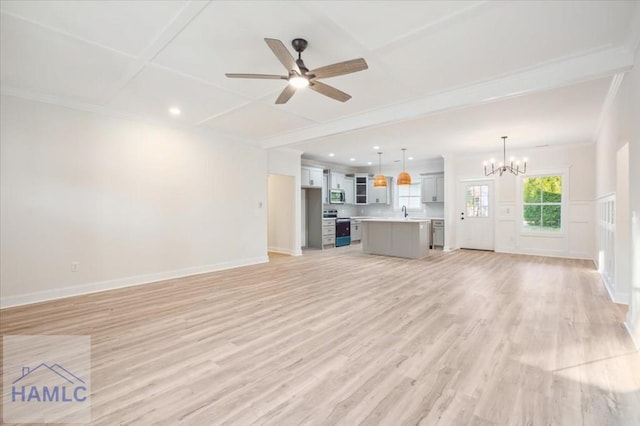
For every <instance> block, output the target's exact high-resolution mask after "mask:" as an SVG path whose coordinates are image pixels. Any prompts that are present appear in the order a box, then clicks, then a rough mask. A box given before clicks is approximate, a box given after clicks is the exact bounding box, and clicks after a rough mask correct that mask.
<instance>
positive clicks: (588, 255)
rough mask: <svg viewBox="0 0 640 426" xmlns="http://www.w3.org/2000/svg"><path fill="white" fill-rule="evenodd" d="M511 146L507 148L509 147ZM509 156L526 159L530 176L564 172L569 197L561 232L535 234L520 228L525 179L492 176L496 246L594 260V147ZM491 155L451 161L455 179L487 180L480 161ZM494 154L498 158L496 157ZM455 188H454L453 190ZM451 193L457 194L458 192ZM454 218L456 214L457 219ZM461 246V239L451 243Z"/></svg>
mask: <svg viewBox="0 0 640 426" xmlns="http://www.w3.org/2000/svg"><path fill="white" fill-rule="evenodd" d="M507 150H508V147H507ZM508 154H509V155H514V156H516V157H528V158H529V162H528V166H527V174H526V175H524V177H527V176H531V175H535V174H537V173H540V174H543V173H563V174H564V180H563V195H564V197H565V200H566V205H565V206H566V209H565V211H564V216H563V223H564V226H563V228H564V232H563V233H562V234H561V235H559V236H552V237H547V236H531V235H523V234H522V232H521V229H520V228H521V223H522V220H521V217H522V209H521V195H520V194H521V186H520V182H521V181H520V179H521V177H516V176H514V175H512V174H505V175H503V176H494V177H493V179H494V182H495V185H494V188H495V197H496V198H495V201H496V210H497V211H496V221H495V250H496V251H498V252H505V253H522V254H534V255H544V256H557V257H569V258H580V259H592V258H593V255H594V252H595V232H594V229H595V228H594V226H595V225H594V207H593V205H594V204H593V199H594V190H593V188H594V185H595V181H594V177H593V167H594V154H595V149H594V146H593V145H573V146H561V147H555V148H554V147H549V148H534V149H532V150H527V151H517V150H514V151H509V150H508ZM489 157H491V156H490V155H489V156H474V157H464V158H462V157H458V158H455V159H454V160H453V162H454V164H453V167H452V168H453V169H454V170H455V171H456V177H455V182H458V181H460V180H462V179H485V176H484V171H483V168H482V163H483V161H484V160H486V159H487V158H489ZM494 157H496V158H498V156H497V155H495V156H494ZM451 191H453V190H451ZM450 196H454V197H458V196H459V194H455V195H453V193H451V194H450ZM455 219H456V218H453V220H455ZM451 244H455V245H454V246H453V247H458V246H459V245H458V242H457V241H452V242H451Z"/></svg>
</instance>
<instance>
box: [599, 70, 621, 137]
mask: <svg viewBox="0 0 640 426" xmlns="http://www.w3.org/2000/svg"><path fill="white" fill-rule="evenodd" d="M624 74H625V73H622V72H621V73H618V74H616V75H614V76H613V78H612V79H611V84H609V90H608V91H607V96H605V98H604V102H603V103H602V108H601V109H600V115H599V116H598V123H597V125H596V129H595V131H594V132H593V141H594V142H595V141H597V140H598V139H599V138H600V133H602V128H603V127H604V123H605V121H606V120H607V117H608V116H609V113H610V112H611V108H612V107H613V102H614V101H615V99H616V96H617V94H618V91H619V89H620V85H621V84H622V79H623V78H624Z"/></svg>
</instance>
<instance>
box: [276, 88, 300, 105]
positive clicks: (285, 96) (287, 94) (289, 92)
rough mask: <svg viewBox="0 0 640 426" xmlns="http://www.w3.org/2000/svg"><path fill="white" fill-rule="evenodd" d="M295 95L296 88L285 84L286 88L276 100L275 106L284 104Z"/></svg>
mask: <svg viewBox="0 0 640 426" xmlns="http://www.w3.org/2000/svg"><path fill="white" fill-rule="evenodd" d="M294 93H296V88H295V87H293V86H292V85H290V84H287V87H285V88H284V90H283V91H282V93H280V96H278V99H276V104H286V103H287V101H288V100H289V99H291V97H292V96H293V94H294Z"/></svg>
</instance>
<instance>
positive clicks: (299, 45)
mask: <svg viewBox="0 0 640 426" xmlns="http://www.w3.org/2000/svg"><path fill="white" fill-rule="evenodd" d="M291 45H292V46H293V49H294V50H295V51H296V52H298V53H302V52H304V49H306V48H307V45H308V43H307V40H305V39H303V38H294V39H293V40H292V41H291Z"/></svg>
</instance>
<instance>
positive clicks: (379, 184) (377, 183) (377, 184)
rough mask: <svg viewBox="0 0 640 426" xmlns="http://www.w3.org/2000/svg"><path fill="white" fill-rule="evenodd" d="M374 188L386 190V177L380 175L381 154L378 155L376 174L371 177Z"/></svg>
mask: <svg viewBox="0 0 640 426" xmlns="http://www.w3.org/2000/svg"><path fill="white" fill-rule="evenodd" d="M373 187H374V188H386V187H387V177H386V176H385V175H383V174H382V153H381V152H379V153H378V174H377V175H375V176H374V177H373Z"/></svg>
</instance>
